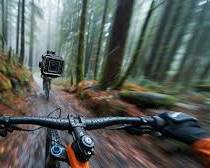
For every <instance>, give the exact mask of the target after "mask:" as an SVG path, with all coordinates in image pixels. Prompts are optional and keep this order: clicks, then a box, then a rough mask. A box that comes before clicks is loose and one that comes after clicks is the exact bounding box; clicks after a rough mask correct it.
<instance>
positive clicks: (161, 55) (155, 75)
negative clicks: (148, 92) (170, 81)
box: [152, 0, 185, 81]
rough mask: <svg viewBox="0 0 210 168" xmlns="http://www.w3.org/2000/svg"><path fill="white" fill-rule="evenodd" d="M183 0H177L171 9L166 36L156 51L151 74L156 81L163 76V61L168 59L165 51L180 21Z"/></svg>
mask: <svg viewBox="0 0 210 168" xmlns="http://www.w3.org/2000/svg"><path fill="white" fill-rule="evenodd" d="M184 2H185V1H184V0H178V1H177V2H176V3H177V4H176V5H175V8H174V9H173V13H174V14H173V15H172V16H171V18H170V20H171V21H169V23H168V26H167V27H168V29H167V30H166V36H165V38H164V39H163V42H162V43H161V47H160V50H159V53H158V55H159V56H158V60H157V64H156V65H155V66H154V71H153V76H152V79H154V80H156V81H161V80H162V78H163V76H161V73H160V71H161V69H162V67H163V66H164V64H165V61H166V60H167V59H168V55H166V54H167V51H168V48H169V46H170V42H171V39H172V37H173V35H174V31H175V30H176V29H177V27H176V26H177V23H178V22H179V21H180V20H179V18H180V16H181V11H182V8H183V7H184V6H183V3H184Z"/></svg>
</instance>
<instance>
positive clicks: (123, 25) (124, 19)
mask: <svg viewBox="0 0 210 168" xmlns="http://www.w3.org/2000/svg"><path fill="white" fill-rule="evenodd" d="M133 4H134V0H129V1H128V0H118V1H117V9H116V13H115V16H114V21H113V27H112V31H111V37H110V42H109V47H108V55H107V58H106V60H105V62H104V67H103V68H104V69H103V72H102V78H101V80H100V82H99V84H100V85H99V87H100V88H101V89H107V88H108V87H111V86H112V84H115V82H116V81H118V80H119V76H120V71H121V65H122V60H123V54H124V48H125V44H126V38H127V34H128V29H129V22H130V19H131V14H132V8H133Z"/></svg>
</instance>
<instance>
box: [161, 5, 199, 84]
mask: <svg viewBox="0 0 210 168" xmlns="http://www.w3.org/2000/svg"><path fill="white" fill-rule="evenodd" d="M195 5H196V1H190V5H189V8H188V12H187V15H186V16H185V17H184V19H183V21H182V22H181V24H182V25H181V27H180V29H179V30H178V32H177V35H176V37H175V40H174V43H173V45H172V47H171V49H170V50H169V52H168V56H169V57H168V59H167V60H166V61H165V64H164V66H163V67H162V68H161V70H160V72H159V74H160V76H161V80H165V79H167V76H166V74H167V72H168V71H169V70H170V67H171V65H172V63H173V60H174V57H175V55H176V51H177V49H178V48H179V46H180V43H181V40H182V38H183V36H184V34H185V29H186V26H188V25H189V22H190V20H191V18H192V16H193V15H192V11H193V10H194V9H195Z"/></svg>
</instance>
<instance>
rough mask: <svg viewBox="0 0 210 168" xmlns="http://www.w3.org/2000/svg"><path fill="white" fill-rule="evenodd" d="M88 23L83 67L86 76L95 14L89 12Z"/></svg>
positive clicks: (91, 46)
mask: <svg viewBox="0 0 210 168" xmlns="http://www.w3.org/2000/svg"><path fill="white" fill-rule="evenodd" d="M91 18H92V20H91ZM88 22H89V24H88V34H87V42H86V50H85V64H84V66H85V68H84V74H85V76H87V74H88V70H89V62H90V57H91V53H92V48H93V41H94V31H95V30H94V28H95V23H96V20H95V16H94V15H93V13H91V16H90V17H89V21H88Z"/></svg>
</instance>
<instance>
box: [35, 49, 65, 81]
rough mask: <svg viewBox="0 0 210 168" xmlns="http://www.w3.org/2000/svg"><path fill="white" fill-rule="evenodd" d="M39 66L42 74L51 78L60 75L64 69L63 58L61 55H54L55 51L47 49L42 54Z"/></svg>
mask: <svg viewBox="0 0 210 168" xmlns="http://www.w3.org/2000/svg"><path fill="white" fill-rule="evenodd" d="M39 67H40V69H41V73H42V75H44V76H47V77H51V78H57V77H61V76H62V74H63V69H64V60H63V58H62V57H60V56H57V55H55V52H53V51H47V53H46V54H45V55H42V61H41V62H40V63H39Z"/></svg>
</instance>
